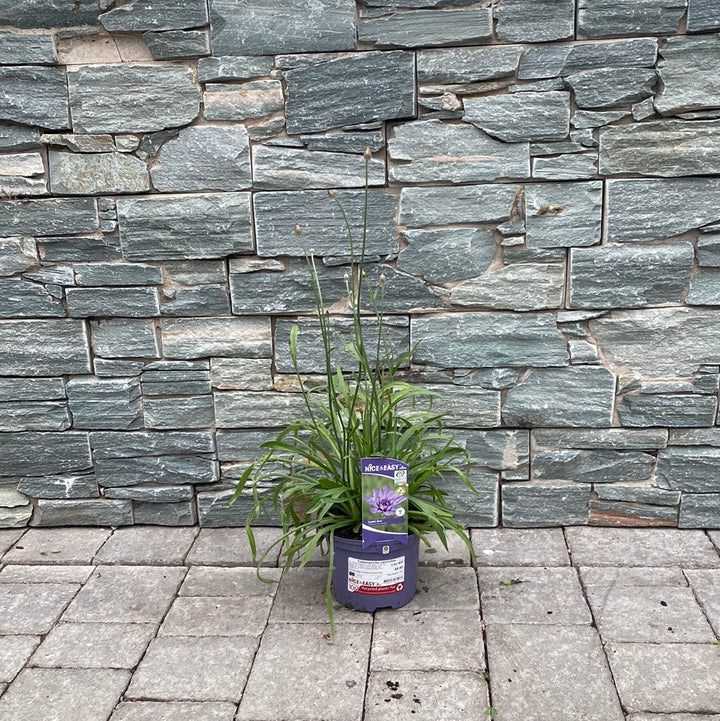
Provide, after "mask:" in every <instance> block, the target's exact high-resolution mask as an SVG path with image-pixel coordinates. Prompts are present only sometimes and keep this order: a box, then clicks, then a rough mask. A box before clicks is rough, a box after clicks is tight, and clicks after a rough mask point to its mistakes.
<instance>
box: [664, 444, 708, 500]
mask: <svg viewBox="0 0 720 721" xmlns="http://www.w3.org/2000/svg"><path fill="white" fill-rule="evenodd" d="M719 461H720V448H717V447H712V446H670V447H668V448H664V449H663V450H661V451H660V453H658V462H657V483H658V485H659V486H660V487H661V488H667V489H671V490H674V491H683V492H684V493H713V492H717V491H720V480H719V479H718V474H717V468H718V462H719Z"/></svg>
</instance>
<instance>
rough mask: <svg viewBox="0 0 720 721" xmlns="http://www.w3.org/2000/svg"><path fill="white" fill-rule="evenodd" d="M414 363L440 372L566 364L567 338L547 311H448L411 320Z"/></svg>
mask: <svg viewBox="0 0 720 721" xmlns="http://www.w3.org/2000/svg"><path fill="white" fill-rule="evenodd" d="M411 332H412V337H413V338H417V339H419V340H420V344H419V346H418V349H417V352H416V354H415V361H416V362H417V363H421V364H427V365H435V366H439V367H442V368H478V367H479V368H488V367H522V366H535V367H538V368H539V367H543V366H564V365H566V364H567V362H568V353H567V347H566V344H565V340H564V338H563V336H562V334H561V333H560V331H559V330H558V329H557V326H556V325H555V319H554V317H553V316H552V314H550V313H497V312H488V313H452V314H440V315H428V316H418V317H414V318H412V319H411Z"/></svg>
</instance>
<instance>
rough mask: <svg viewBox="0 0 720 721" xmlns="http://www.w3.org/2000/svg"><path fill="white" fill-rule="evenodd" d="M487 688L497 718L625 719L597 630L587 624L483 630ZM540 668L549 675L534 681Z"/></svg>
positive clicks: (527, 720) (536, 720)
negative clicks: (487, 669) (485, 631)
mask: <svg viewBox="0 0 720 721" xmlns="http://www.w3.org/2000/svg"><path fill="white" fill-rule="evenodd" d="M487 647H488V662H489V666H490V688H491V692H492V699H493V707H494V708H495V709H496V710H497V713H498V717H499V718H503V717H505V718H510V719H524V720H525V721H541V719H550V718H556V717H558V718H560V717H567V718H578V719H579V718H583V717H585V718H588V719H590V718H592V719H593V721H623V719H624V715H623V712H622V710H621V708H620V704H619V702H618V698H617V694H616V692H615V688H614V686H613V680H612V677H611V675H610V671H609V669H608V667H607V662H606V660H605V655H604V653H603V649H602V646H601V644H600V640H599V638H598V636H597V632H596V631H595V630H594V629H592V628H589V627H587V626H578V625H573V626H550V625H530V626H528V625H499V624H491V625H490V626H489V627H488V629H487ZM538 668H544V669H547V670H548V672H547V677H545V678H538V671H537V670H538Z"/></svg>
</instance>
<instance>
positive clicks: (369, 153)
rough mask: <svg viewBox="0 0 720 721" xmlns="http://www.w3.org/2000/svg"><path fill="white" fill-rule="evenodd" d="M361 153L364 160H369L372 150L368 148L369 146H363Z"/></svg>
mask: <svg viewBox="0 0 720 721" xmlns="http://www.w3.org/2000/svg"><path fill="white" fill-rule="evenodd" d="M363 155H364V156H365V160H370V158H372V150H370V148H365V152H364V153H363Z"/></svg>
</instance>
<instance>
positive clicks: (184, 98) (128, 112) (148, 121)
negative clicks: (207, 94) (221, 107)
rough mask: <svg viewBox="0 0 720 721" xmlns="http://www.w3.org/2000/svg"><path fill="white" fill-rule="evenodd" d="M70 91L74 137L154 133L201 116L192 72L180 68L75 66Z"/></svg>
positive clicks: (168, 66)
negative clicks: (78, 134) (92, 134)
mask: <svg viewBox="0 0 720 721" xmlns="http://www.w3.org/2000/svg"><path fill="white" fill-rule="evenodd" d="M68 92H69V95H70V107H71V109H72V115H73V129H74V130H75V131H76V132H85V133H132V132H140V131H144V132H155V131H158V130H163V129H165V128H172V127H178V126H180V125H186V124H188V123H190V122H192V121H193V120H194V119H195V118H196V117H197V116H198V114H199V112H200V91H199V89H198V87H197V86H196V85H195V84H194V82H193V77H192V73H191V71H190V68H186V67H182V66H179V65H174V66H173V65H158V66H150V65H146V66H143V65H135V66H129V65H87V66H80V67H75V68H71V69H70V70H69V72H68Z"/></svg>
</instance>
